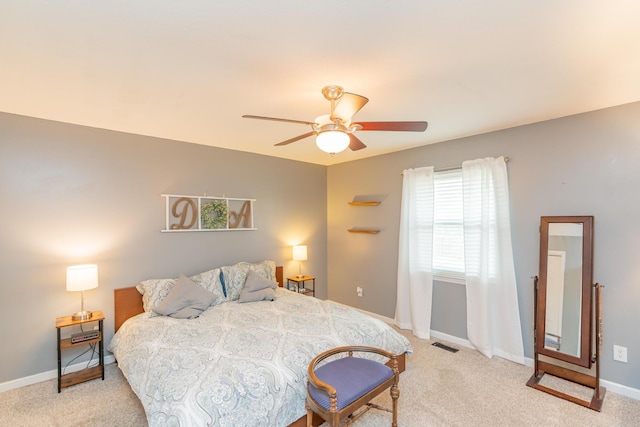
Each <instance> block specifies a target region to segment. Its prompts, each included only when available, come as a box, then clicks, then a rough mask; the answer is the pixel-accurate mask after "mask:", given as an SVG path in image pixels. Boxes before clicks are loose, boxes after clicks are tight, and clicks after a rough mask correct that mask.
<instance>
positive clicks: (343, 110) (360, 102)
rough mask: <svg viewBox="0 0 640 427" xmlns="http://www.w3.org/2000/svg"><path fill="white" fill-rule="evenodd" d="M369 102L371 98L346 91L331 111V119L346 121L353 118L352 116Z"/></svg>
mask: <svg viewBox="0 0 640 427" xmlns="http://www.w3.org/2000/svg"><path fill="white" fill-rule="evenodd" d="M367 102H369V99H368V98H365V97H364V96H360V95H356V94H355V93H349V92H345V93H343V94H342V96H341V97H340V99H338V101H337V102H336V105H335V107H334V108H333V111H332V112H331V120H332V121H334V120H336V119H340V120H341V121H343V122H344V123H346V122H348V121H349V120H351V118H352V117H353V116H354V115H355V114H356V113H357V112H358V111H360V109H361V108H362V107H364V105H365V104H366V103H367Z"/></svg>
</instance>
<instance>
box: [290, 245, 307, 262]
mask: <svg viewBox="0 0 640 427" xmlns="http://www.w3.org/2000/svg"><path fill="white" fill-rule="evenodd" d="M293 260H294V261H306V260H307V247H306V246H305V245H300V246H294V247H293Z"/></svg>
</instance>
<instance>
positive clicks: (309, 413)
mask: <svg viewBox="0 0 640 427" xmlns="http://www.w3.org/2000/svg"><path fill="white" fill-rule="evenodd" d="M306 407H307V427H313V411H312V410H311V408H310V407H309V405H306Z"/></svg>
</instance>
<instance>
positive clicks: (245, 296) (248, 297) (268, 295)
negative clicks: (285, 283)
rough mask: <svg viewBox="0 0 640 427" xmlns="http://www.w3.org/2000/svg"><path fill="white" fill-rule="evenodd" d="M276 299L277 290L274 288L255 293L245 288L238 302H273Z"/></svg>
mask: <svg viewBox="0 0 640 427" xmlns="http://www.w3.org/2000/svg"><path fill="white" fill-rule="evenodd" d="M274 299H276V290H275V289H273V288H264V289H260V290H258V291H253V292H249V291H247V290H246V289H244V288H243V289H242V290H241V291H240V296H239V297H238V302H241V303H243V302H255V301H273V300H274Z"/></svg>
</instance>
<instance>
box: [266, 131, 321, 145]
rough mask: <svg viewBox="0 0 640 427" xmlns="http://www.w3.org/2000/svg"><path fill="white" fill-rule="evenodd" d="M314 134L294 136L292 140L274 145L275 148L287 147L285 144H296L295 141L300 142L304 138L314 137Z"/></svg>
mask: <svg viewBox="0 0 640 427" xmlns="http://www.w3.org/2000/svg"><path fill="white" fill-rule="evenodd" d="M315 134H316V133H315V132H314V131H311V132H307V133H305V134H302V135H298V136H294V137H293V138H291V139H287V140H286V141H282V142H278V143H277V144H275V145H276V146H279V145H287V144H291V143H292V142H296V141H299V140H301V139H305V138H307V137H309V136H311V135H315Z"/></svg>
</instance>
